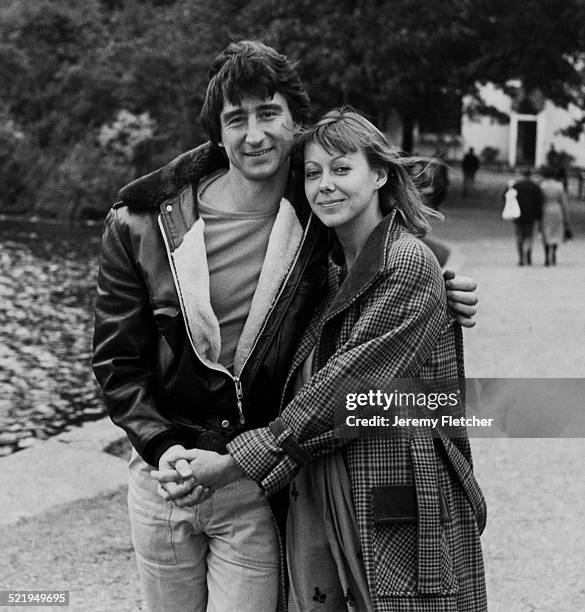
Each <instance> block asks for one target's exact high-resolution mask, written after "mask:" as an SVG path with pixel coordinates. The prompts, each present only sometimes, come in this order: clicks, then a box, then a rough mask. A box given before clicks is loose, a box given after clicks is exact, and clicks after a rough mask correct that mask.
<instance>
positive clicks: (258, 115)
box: [220, 93, 294, 181]
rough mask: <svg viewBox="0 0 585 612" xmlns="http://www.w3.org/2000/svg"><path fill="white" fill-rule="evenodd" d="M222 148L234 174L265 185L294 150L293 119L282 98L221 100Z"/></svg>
mask: <svg viewBox="0 0 585 612" xmlns="http://www.w3.org/2000/svg"><path fill="white" fill-rule="evenodd" d="M220 122H221V143H220V144H221V146H223V148H224V149H225V152H226V154H227V156H228V159H229V162H230V170H236V171H237V172H239V173H240V174H241V175H242V177H244V178H246V179H247V180H250V181H266V180H269V179H271V178H273V177H274V176H276V174H277V173H278V171H279V170H280V169H281V168H282V167H283V166H284V165H285V164H287V163H288V160H289V158H290V153H291V149H292V146H293V125H294V122H293V118H292V115H291V113H290V110H289V108H288V104H287V102H286V99H285V98H284V96H282V95H281V94H279V93H275V94H274V96H273V97H272V98H267V99H265V100H261V99H259V98H253V97H248V96H246V97H244V98H243V99H242V101H241V103H240V104H238V105H233V104H231V103H230V102H228V101H227V100H224V105H223V109H222V111H221V116H220Z"/></svg>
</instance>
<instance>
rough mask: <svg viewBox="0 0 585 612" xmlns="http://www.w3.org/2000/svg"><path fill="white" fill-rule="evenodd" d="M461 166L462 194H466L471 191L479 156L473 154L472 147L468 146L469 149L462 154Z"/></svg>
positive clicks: (477, 168)
mask: <svg viewBox="0 0 585 612" xmlns="http://www.w3.org/2000/svg"><path fill="white" fill-rule="evenodd" d="M461 168H462V170H463V195H464V196H467V195H469V194H470V192H471V189H472V187H473V183H474V181H475V175H476V174H477V171H478V170H479V157H478V156H477V155H476V154H475V151H474V150H473V147H469V151H467V153H466V154H465V155H464V156H463V161H462V162H461Z"/></svg>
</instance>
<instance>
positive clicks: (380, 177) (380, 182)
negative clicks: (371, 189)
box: [375, 166, 388, 189]
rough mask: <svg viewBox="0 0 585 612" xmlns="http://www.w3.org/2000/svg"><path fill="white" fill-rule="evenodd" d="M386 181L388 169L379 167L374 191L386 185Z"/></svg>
mask: <svg viewBox="0 0 585 612" xmlns="http://www.w3.org/2000/svg"><path fill="white" fill-rule="evenodd" d="M387 180H388V168H386V167H382V166H381V167H380V168H378V170H377V176H376V183H375V186H376V189H380V187H383V186H384V185H385V184H386V181H387Z"/></svg>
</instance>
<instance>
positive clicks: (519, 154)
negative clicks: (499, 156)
mask: <svg viewBox="0 0 585 612" xmlns="http://www.w3.org/2000/svg"><path fill="white" fill-rule="evenodd" d="M536 128H537V123H536V120H521V121H518V137H517V139H516V164H517V165H519V166H534V165H535V163H536V133H537V129H536Z"/></svg>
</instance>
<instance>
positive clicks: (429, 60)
mask: <svg viewBox="0 0 585 612" xmlns="http://www.w3.org/2000/svg"><path fill="white" fill-rule="evenodd" d="M240 23H241V25H242V30H243V31H246V30H248V31H250V30H251V31H253V32H254V33H255V34H256V35H257V36H259V37H261V38H263V39H266V40H268V41H270V42H271V43H272V44H274V46H276V47H277V48H278V49H280V50H286V52H287V53H288V54H290V55H292V56H294V57H297V58H298V59H300V60H301V63H302V72H303V75H304V77H305V79H306V81H307V83H308V85H309V90H310V94H311V97H312V98H313V100H314V102H315V105H316V107H317V109H318V110H319V111H322V110H324V109H327V108H330V107H331V106H334V105H338V104H348V103H349V104H352V105H355V106H356V107H358V108H360V109H361V110H363V111H365V112H366V113H369V115H370V116H371V117H372V118H373V119H374V120H375V121H376V122H377V123H378V124H379V125H381V126H382V127H384V126H385V124H386V121H387V118H388V116H389V113H390V112H391V111H392V110H394V111H396V112H398V114H399V115H400V117H401V120H402V125H403V142H402V148H403V149H404V150H407V151H409V150H410V149H411V147H412V130H413V127H414V125H415V123H416V122H417V120H418V119H419V117H420V115H421V114H422V113H423V112H425V110H426V109H427V108H428V106H429V105H432V104H433V103H434V101H435V100H437V99H441V98H444V97H455V98H461V97H462V96H463V95H469V96H471V97H472V98H473V99H474V101H475V104H474V105H473V106H472V108H473V110H475V112H479V113H482V114H491V115H493V116H495V117H496V118H498V119H500V120H502V119H505V117H502V115H501V113H499V112H498V111H497V109H495V108H493V107H489V106H487V105H486V104H485V103H484V102H483V100H482V99H481V97H480V95H479V87H478V86H479V85H480V84H482V83H485V82H488V81H491V82H493V83H494V84H496V85H498V86H501V87H503V88H504V89H508V88H509V86H508V82H509V81H510V80H511V79H520V80H521V81H523V82H524V84H525V86H526V87H530V88H532V87H540V88H541V89H542V91H543V92H544V94H545V95H546V96H547V97H548V98H549V99H550V100H552V101H553V102H555V103H557V104H560V105H561V106H565V105H566V104H568V103H569V102H575V103H578V104H582V91H583V75H582V73H580V72H579V69H578V66H579V58H582V57H583V52H584V51H585V45H584V36H585V35H584V32H585V8H584V6H583V2H582V0H539V2H532V1H531V0H517V1H515V2H509V1H508V0H443V1H442V2H428V3H425V4H422V5H421V3H420V2H415V1H414V0H393V2H383V1H381V0H341V1H339V0H323V1H321V2H319V3H313V2H311V1H310V0H301V2H297V3H294V5H293V4H291V3H280V2H278V1H277V0H256V1H254V2H251V3H250V4H249V5H248V7H247V8H246V10H245V11H243V13H242V20H241V22H240ZM535 57H536V58H537V59H536V60H535Z"/></svg>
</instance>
